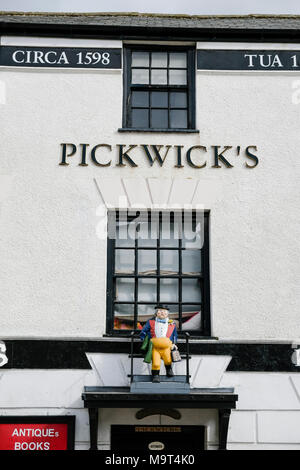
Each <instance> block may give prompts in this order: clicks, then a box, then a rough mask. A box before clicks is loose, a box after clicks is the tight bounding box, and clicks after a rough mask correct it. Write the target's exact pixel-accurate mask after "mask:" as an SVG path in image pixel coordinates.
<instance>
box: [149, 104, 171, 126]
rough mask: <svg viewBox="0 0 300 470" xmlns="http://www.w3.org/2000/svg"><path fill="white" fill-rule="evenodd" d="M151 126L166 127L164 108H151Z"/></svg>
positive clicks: (166, 113)
mask: <svg viewBox="0 0 300 470" xmlns="http://www.w3.org/2000/svg"><path fill="white" fill-rule="evenodd" d="M151 127H152V128H153V129H154V128H159V129H166V128H168V111H167V110H165V109H152V110H151Z"/></svg>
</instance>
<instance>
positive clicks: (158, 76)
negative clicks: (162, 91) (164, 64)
mask: <svg viewBox="0 0 300 470" xmlns="http://www.w3.org/2000/svg"><path fill="white" fill-rule="evenodd" d="M179 72H181V70H179ZM143 83H146V82H143ZM147 83H148V82H147ZM167 83H168V80H167V70H163V69H157V70H151V84H152V85H167Z"/></svg>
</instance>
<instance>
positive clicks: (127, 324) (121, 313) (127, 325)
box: [114, 304, 134, 330]
mask: <svg viewBox="0 0 300 470" xmlns="http://www.w3.org/2000/svg"><path fill="white" fill-rule="evenodd" d="M133 328H134V305H132V304H120V305H119V304H115V314H114V329H115V330H133Z"/></svg>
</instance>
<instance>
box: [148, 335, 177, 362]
mask: <svg viewBox="0 0 300 470" xmlns="http://www.w3.org/2000/svg"><path fill="white" fill-rule="evenodd" d="M151 342H152V345H153V349H152V370H160V361H161V359H162V360H163V361H164V364H165V366H170V365H171V364H172V358H171V347H172V344H173V343H172V341H171V340H170V339H169V338H151Z"/></svg>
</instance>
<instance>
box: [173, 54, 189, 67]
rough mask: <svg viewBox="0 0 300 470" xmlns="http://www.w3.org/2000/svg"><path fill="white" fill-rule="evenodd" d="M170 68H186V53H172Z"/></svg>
mask: <svg viewBox="0 0 300 470" xmlns="http://www.w3.org/2000/svg"><path fill="white" fill-rule="evenodd" d="M169 60H170V62H169V67H170V68H178V69H181V68H184V67H186V53H185V52H170V59H169Z"/></svg>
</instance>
